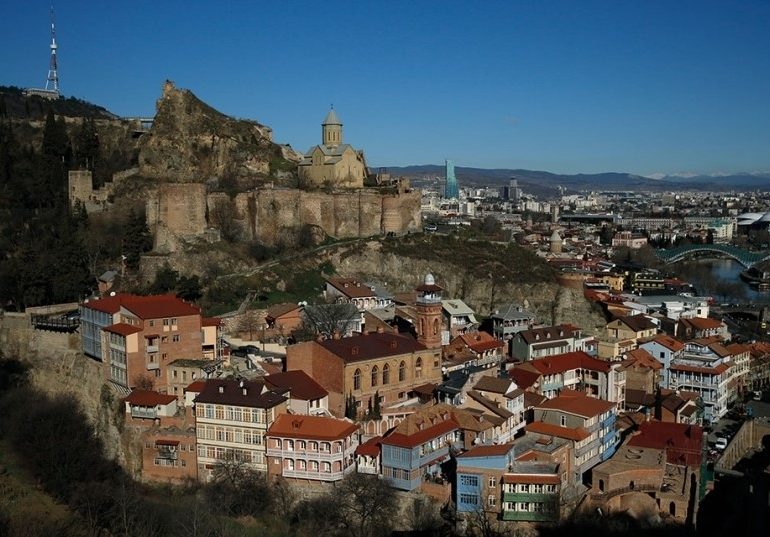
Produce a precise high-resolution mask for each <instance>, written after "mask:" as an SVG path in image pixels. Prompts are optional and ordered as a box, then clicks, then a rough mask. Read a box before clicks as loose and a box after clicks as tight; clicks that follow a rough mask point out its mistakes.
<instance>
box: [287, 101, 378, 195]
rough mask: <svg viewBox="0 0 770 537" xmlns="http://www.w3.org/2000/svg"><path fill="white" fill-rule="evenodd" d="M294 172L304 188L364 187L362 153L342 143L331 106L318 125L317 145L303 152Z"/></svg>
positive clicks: (340, 127) (338, 121)
mask: <svg viewBox="0 0 770 537" xmlns="http://www.w3.org/2000/svg"><path fill="white" fill-rule="evenodd" d="M298 173H299V177H300V180H301V182H302V184H303V186H307V187H346V188H362V187H363V186H364V179H365V178H366V161H365V160H364V152H363V151H360V150H357V149H354V148H353V147H352V146H350V145H348V144H346V143H343V142H342V122H341V121H340V120H339V118H338V117H337V114H336V113H335V112H334V108H332V109H331V110H329V113H328V114H327V115H326V119H324V121H323V123H322V124H321V144H320V145H317V146H314V147H311V148H310V150H309V151H308V152H307V153H305V155H304V157H303V159H302V160H301V161H300V163H299V170H298Z"/></svg>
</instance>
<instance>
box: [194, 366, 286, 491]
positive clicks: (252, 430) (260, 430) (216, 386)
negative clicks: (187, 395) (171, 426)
mask: <svg viewBox="0 0 770 537" xmlns="http://www.w3.org/2000/svg"><path fill="white" fill-rule="evenodd" d="M200 389H201V392H200V393H199V394H198V396H197V397H196V398H195V420H196V433H197V438H198V477H199V478H200V479H202V480H208V479H210V478H211V476H212V475H213V470H214V466H215V465H216V463H217V461H219V460H222V459H227V458H231V457H232V458H235V459H238V460H242V461H243V462H245V463H246V464H248V465H250V466H251V467H253V468H254V469H256V470H260V471H263V472H266V471H267V460H266V457H265V445H266V441H265V436H266V434H267V430H268V428H269V427H270V425H272V423H273V422H274V421H275V419H276V418H277V417H278V416H279V415H281V414H285V413H286V411H287V403H288V399H287V398H286V397H285V396H284V395H283V394H280V393H276V392H274V391H272V390H270V389H268V388H267V387H266V386H265V384H264V382H261V381H244V380H242V381H238V380H233V379H212V380H207V381H206V383H205V385H204V386H203V387H202V388H200Z"/></svg>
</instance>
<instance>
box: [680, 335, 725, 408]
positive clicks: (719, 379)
mask: <svg viewBox="0 0 770 537" xmlns="http://www.w3.org/2000/svg"><path fill="white" fill-rule="evenodd" d="M730 357H731V355H730V352H729V351H728V350H727V349H726V348H725V347H724V346H722V345H721V344H719V343H715V342H699V341H691V342H688V343H687V344H686V346H685V350H684V353H683V354H682V355H681V356H680V357H679V358H677V359H675V360H672V361H671V363H670V364H669V366H668V369H669V376H668V379H669V383H668V386H666V387H667V388H669V389H672V390H686V391H691V392H696V393H697V394H698V395H699V396H700V398H701V400H702V401H703V405H704V416H703V417H704V419H705V420H708V421H709V422H714V421H717V420H718V419H720V418H722V417H723V416H724V415H725V414H727V404H728V402H729V401H730V400H731V399H732V398H733V394H732V393H731V392H730V389H729V388H730V385H731V383H730V380H731V372H730V369H731V365H732V364H731V361H730Z"/></svg>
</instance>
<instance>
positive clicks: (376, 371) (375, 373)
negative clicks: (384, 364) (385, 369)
mask: <svg viewBox="0 0 770 537" xmlns="http://www.w3.org/2000/svg"><path fill="white" fill-rule="evenodd" d="M379 375H380V369H379V368H378V367H377V366H374V367H372V386H377V377H378V376H379Z"/></svg>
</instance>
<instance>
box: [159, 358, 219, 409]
mask: <svg viewBox="0 0 770 537" xmlns="http://www.w3.org/2000/svg"><path fill="white" fill-rule="evenodd" d="M222 365H223V362H222V360H213V359H211V360H207V359H196V360H190V359H183V358H180V359H179V360H174V361H173V362H169V364H168V382H167V391H168V393H169V395H175V396H176V397H177V399H178V401H179V403H180V404H184V393H185V388H187V387H188V386H189V385H190V383H192V382H195V381H196V380H206V379H209V378H212V377H214V376H216V375H217V374H221V372H222Z"/></svg>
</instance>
